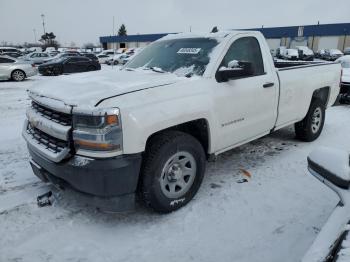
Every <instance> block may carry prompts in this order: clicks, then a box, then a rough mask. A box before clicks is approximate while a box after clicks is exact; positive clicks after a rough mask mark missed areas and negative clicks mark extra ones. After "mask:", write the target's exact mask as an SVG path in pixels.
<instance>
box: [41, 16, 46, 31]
mask: <svg viewBox="0 0 350 262" xmlns="http://www.w3.org/2000/svg"><path fill="white" fill-rule="evenodd" d="M41 19H42V20H43V30H44V35H45V34H46V30H45V15H44V14H41Z"/></svg>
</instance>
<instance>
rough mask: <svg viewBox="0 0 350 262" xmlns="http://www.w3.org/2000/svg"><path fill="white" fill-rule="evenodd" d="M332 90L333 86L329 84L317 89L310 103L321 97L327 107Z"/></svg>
mask: <svg viewBox="0 0 350 262" xmlns="http://www.w3.org/2000/svg"><path fill="white" fill-rule="evenodd" d="M330 91H331V88H330V87H329V86H325V87H321V88H319V89H316V90H315V91H314V92H313V94H312V99H311V101H310V105H311V103H312V102H313V101H314V100H315V99H319V100H320V101H322V103H323V105H324V106H325V107H327V105H328V101H329V97H330Z"/></svg>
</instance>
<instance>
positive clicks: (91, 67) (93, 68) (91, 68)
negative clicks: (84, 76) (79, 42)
mask: <svg viewBox="0 0 350 262" xmlns="http://www.w3.org/2000/svg"><path fill="white" fill-rule="evenodd" d="M95 70H96V67H94V66H88V68H87V71H95Z"/></svg>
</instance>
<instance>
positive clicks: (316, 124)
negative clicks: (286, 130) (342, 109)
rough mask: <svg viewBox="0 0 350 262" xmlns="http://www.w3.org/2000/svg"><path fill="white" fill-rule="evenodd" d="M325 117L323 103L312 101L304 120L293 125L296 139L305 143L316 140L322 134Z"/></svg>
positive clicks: (316, 100) (318, 100)
mask: <svg viewBox="0 0 350 262" xmlns="http://www.w3.org/2000/svg"><path fill="white" fill-rule="evenodd" d="M325 116H326V111H325V105H324V103H323V102H322V101H321V100H320V99H314V100H313V101H312V102H311V105H310V108H309V111H308V113H307V115H306V116H305V118H304V119H303V120H302V121H300V122H298V123H296V124H295V134H296V136H297V138H299V139H300V140H302V141H305V142H311V141H314V140H316V139H317V138H318V137H319V136H320V134H321V132H322V129H323V125H324V120H325Z"/></svg>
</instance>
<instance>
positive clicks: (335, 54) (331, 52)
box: [324, 49, 344, 61]
mask: <svg viewBox="0 0 350 262" xmlns="http://www.w3.org/2000/svg"><path fill="white" fill-rule="evenodd" d="M343 55H344V54H343V52H342V51H340V50H339V49H326V50H325V54H324V58H325V59H326V60H329V61H335V60H337V59H338V58H340V57H342V56H343Z"/></svg>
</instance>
